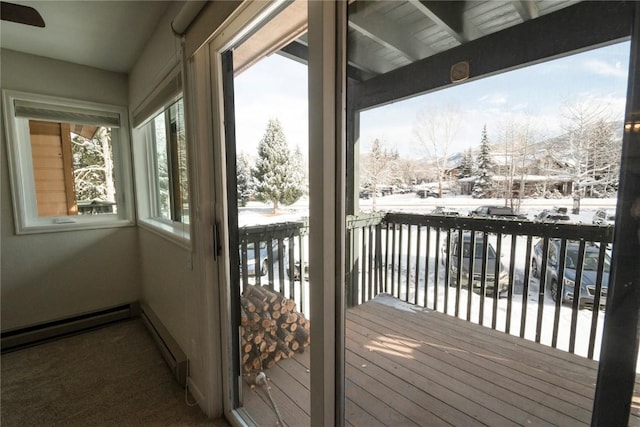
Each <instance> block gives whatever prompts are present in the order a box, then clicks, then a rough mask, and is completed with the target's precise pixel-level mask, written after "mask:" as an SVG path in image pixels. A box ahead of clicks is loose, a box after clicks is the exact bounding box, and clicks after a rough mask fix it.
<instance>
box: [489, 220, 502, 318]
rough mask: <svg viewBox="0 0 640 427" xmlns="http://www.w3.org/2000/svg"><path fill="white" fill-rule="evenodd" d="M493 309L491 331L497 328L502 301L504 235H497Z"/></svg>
mask: <svg viewBox="0 0 640 427" xmlns="http://www.w3.org/2000/svg"><path fill="white" fill-rule="evenodd" d="M493 273H494V277H493V307H492V308H491V329H496V328H497V323H498V319H497V317H498V300H499V299H500V276H501V275H502V233H501V232H498V234H497V235H496V259H495V266H494V268H493Z"/></svg>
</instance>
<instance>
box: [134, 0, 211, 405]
mask: <svg viewBox="0 0 640 427" xmlns="http://www.w3.org/2000/svg"><path fill="white" fill-rule="evenodd" d="M181 6H182V4H181V3H175V4H172V5H171V6H170V7H169V8H168V9H167V12H166V13H165V15H164V16H163V17H162V18H161V20H160V21H159V22H158V24H157V26H156V31H155V32H154V34H153V35H152V36H151V38H150V39H149V41H148V42H147V44H146V45H145V48H144V49H143V51H142V52H141V54H140V57H139V60H138V61H137V63H136V64H135V65H134V67H133V69H132V71H131V73H130V75H129V95H130V97H129V105H130V107H131V108H130V111H136V110H137V109H138V107H140V106H141V105H144V103H145V102H146V100H147V98H148V97H149V95H150V94H152V93H153V92H154V90H156V89H157V88H158V85H159V84H160V83H161V82H162V81H163V80H164V78H165V77H166V75H167V73H168V72H170V71H171V70H173V69H174V68H175V67H176V65H178V61H179V58H180V49H179V48H180V40H179V38H177V37H176V36H175V35H174V33H173V31H172V30H171V21H172V20H173V18H174V17H175V16H176V14H177V13H178V12H179V11H180V8H181ZM183 87H184V83H183ZM187 111H188V110H187ZM187 123H188V118H187ZM187 137H188V138H189V135H187ZM140 142H141V141H137V140H136V139H135V133H134V139H133V140H132V144H136V143H140ZM134 152H135V150H134ZM190 167H193V162H191V161H190ZM192 188H193V187H192ZM192 191H193V190H192ZM192 203H194V205H195V203H196V202H195V201H193V200H192ZM195 211H196V209H191V212H195ZM191 221H195V219H194V218H192V219H191ZM138 233H139V246H138V250H139V256H140V261H141V300H142V301H143V302H144V303H146V304H148V305H149V306H150V307H151V309H152V310H153V311H154V312H155V314H156V315H157V316H158V318H159V319H160V321H161V322H162V323H163V324H164V326H165V327H166V328H167V330H168V332H169V333H170V334H171V335H172V337H173V338H174V339H175V340H176V341H177V343H178V345H179V346H180V347H181V348H182V350H183V351H184V352H185V353H186V354H187V357H188V358H189V391H190V392H191V393H192V394H193V395H194V396H195V398H196V399H197V400H198V402H199V403H200V406H201V407H202V408H203V410H205V412H207V413H208V414H209V415H211V416H220V415H221V414H222V408H221V405H219V404H216V403H213V404H212V402H218V401H219V400H220V398H219V396H216V395H215V392H214V393H212V391H211V390H212V387H211V385H210V383H211V378H215V377H216V375H217V372H214V373H212V372H210V369H211V368H210V367H211V366H213V369H215V370H216V371H217V370H219V369H220V367H219V364H218V363H215V362H214V363H213V364H211V361H212V360H213V361H215V360H217V355H215V354H214V355H209V354H206V352H205V351H204V350H203V348H205V347H206V345H204V344H203V343H204V342H207V340H210V339H211V337H209V336H207V333H206V332H205V330H209V328H210V327H217V326H218V325H205V323H207V321H206V319H208V316H206V315H205V313H204V309H203V304H202V303H201V302H202V300H203V298H202V293H203V287H204V286H205V284H204V280H203V279H202V277H203V274H202V269H201V268H200V267H199V266H198V264H197V259H194V257H193V256H192V249H189V248H185V247H184V246H183V245H181V244H179V243H177V242H176V241H174V240H170V239H168V238H165V237H164V236H162V235H161V234H158V233H156V232H153V231H150V230H149V229H148V228H144V227H139V228H138ZM196 239H197V237H196V236H192V239H191V240H192V243H194V242H195V241H196Z"/></svg>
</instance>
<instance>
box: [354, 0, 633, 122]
mask: <svg viewBox="0 0 640 427" xmlns="http://www.w3.org/2000/svg"><path fill="white" fill-rule="evenodd" d="M633 16H634V15H633V2H580V3H578V4H576V5H573V6H569V7H567V8H565V9H561V10H559V11H557V12H554V13H552V14H549V15H544V16H541V17H540V18H538V19H535V20H531V21H527V22H524V23H522V24H520V25H517V26H515V27H511V28H507V29H505V30H502V31H499V32H497V33H493V34H490V35H488V36H485V37H482V38H480V39H476V40H473V41H470V42H468V43H465V44H463V45H460V46H457V47H454V48H452V49H449V50H448V51H445V52H441V53H438V54H436V55H433V56H430V57H427V58H425V59H423V60H420V61H418V62H414V63H413V64H409V65H406V66H404V67H402V68H398V69H396V70H393V71H390V72H388V73H386V74H384V75H379V76H377V77H374V78H373V79H370V80H367V81H365V82H363V83H360V84H355V85H353V87H352V88H353V93H352V96H350V98H351V100H352V102H353V107H354V108H356V109H357V110H364V109H368V108H373V107H376V106H380V105H384V104H388V103H390V102H394V101H398V100H401V99H405V98H409V97H414V96H417V95H420V94H424V93H427V92H431V91H434V90H436V89H442V88H445V87H447V86H451V85H453V83H452V82H451V79H450V75H449V73H450V69H451V66H452V65H453V64H456V63H458V62H461V61H468V62H469V68H470V72H469V73H470V75H469V79H468V80H466V81H473V80H476V79H479V78H482V77H487V76H490V75H493V74H498V73H501V72H505V71H509V70H513V69H516V68H521V67H524V66H527V65H531V64H534V63H538V62H542V61H545V60H549V59H551V58H554V57H559V56H564V55H566V54H569V53H575V52H577V51H581V50H585V49H588V48H591V47H593V46H597V45H604V44H607V43H611V42H614V41H617V40H623V39H625V38H628V37H629V36H630V34H631V26H632V20H633Z"/></svg>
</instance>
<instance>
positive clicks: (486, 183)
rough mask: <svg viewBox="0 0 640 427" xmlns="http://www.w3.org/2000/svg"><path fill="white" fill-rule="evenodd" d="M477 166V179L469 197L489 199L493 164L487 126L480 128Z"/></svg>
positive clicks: (491, 187) (491, 189)
mask: <svg viewBox="0 0 640 427" xmlns="http://www.w3.org/2000/svg"><path fill="white" fill-rule="evenodd" d="M476 164H477V165H478V172H477V175H478V177H477V178H476V181H475V183H474V185H473V189H472V190H471V195H472V196H473V197H474V198H476V199H480V198H486V197H491V196H492V194H493V180H492V177H493V168H494V163H493V160H492V159H491V149H490V147H489V138H488V137H487V125H485V126H484V127H483V128H482V139H481V140H480V153H479V154H478V159H477V161H476Z"/></svg>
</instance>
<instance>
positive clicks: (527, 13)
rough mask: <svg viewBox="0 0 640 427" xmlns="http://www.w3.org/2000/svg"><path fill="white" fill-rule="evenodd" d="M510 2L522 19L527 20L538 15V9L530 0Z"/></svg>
mask: <svg viewBox="0 0 640 427" xmlns="http://www.w3.org/2000/svg"><path fill="white" fill-rule="evenodd" d="M511 4H512V5H513V7H514V9H515V10H516V12H518V15H520V18H522V20H523V21H529V20H530V19H535V18H537V17H539V16H540V10H538V6H537V5H536V4H535V2H533V1H532V0H514V1H512V2H511Z"/></svg>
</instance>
